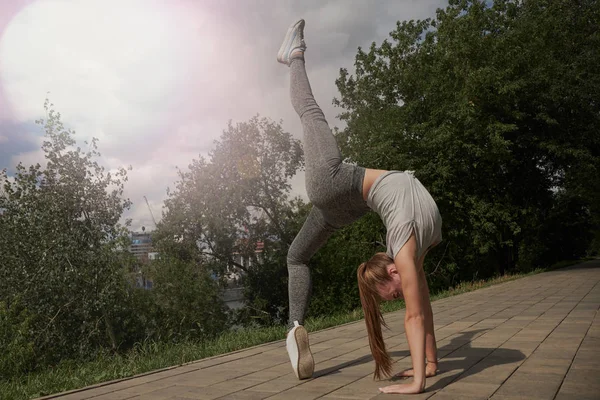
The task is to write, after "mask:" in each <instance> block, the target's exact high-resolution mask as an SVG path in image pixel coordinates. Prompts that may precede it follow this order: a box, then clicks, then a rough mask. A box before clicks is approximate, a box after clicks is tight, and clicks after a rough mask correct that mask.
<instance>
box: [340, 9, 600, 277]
mask: <svg viewBox="0 0 600 400" xmlns="http://www.w3.org/2000/svg"><path fill="white" fill-rule="evenodd" d="M599 22H600V7H598V3H597V2H596V1H592V0H587V1H586V0H583V1H578V2H575V3H574V2H572V1H568V0H559V1H545V0H532V1H526V2H520V1H508V0H498V1H495V2H494V3H493V4H492V5H489V4H487V3H486V2H483V1H466V0H463V1H456V0H454V1H450V5H449V6H448V7H447V8H446V9H445V10H441V9H440V10H438V12H437V16H436V18H435V19H427V20H424V21H406V22H399V23H398V24H397V27H396V29H395V30H394V31H392V32H391V33H390V39H388V40H385V41H384V42H383V43H382V44H381V45H379V46H377V45H376V44H375V43H373V44H372V45H371V47H370V48H369V50H368V51H364V50H362V49H359V51H358V54H357V55H356V63H355V65H356V72H355V74H354V75H350V74H349V73H348V71H347V70H345V69H342V70H341V71H340V77H339V78H338V79H337V81H336V83H337V86H338V89H339V91H340V97H339V98H338V99H336V100H334V103H335V104H336V105H337V106H339V107H341V108H343V109H344V111H343V112H342V114H341V118H342V120H344V121H345V122H346V123H347V127H346V128H345V129H344V130H342V131H339V132H338V138H339V141H340V145H341V148H342V151H343V153H344V154H345V155H346V156H348V157H349V158H350V159H352V160H354V161H356V162H358V163H359V164H361V165H364V166H367V167H374V168H386V169H399V170H406V169H408V170H416V173H417V176H418V177H419V179H420V180H421V181H422V182H423V183H424V184H425V186H426V187H427V188H428V189H429V190H430V191H431V193H432V195H433V196H434V198H435V199H436V201H437V203H438V205H439V207H440V209H441V213H442V216H443V218H444V237H445V240H447V241H448V243H449V245H448V248H447V250H448V251H447V255H446V260H445V264H446V265H447V266H448V268H447V269H446V270H443V269H442V270H441V272H442V274H441V275H443V277H442V278H443V279H445V280H451V279H454V274H456V273H459V274H461V275H460V277H462V278H467V279H469V278H472V277H473V276H475V275H476V274H480V275H490V274H492V273H497V272H504V271H505V270H506V269H513V268H521V269H524V268H525V269H526V268H530V267H531V266H535V265H538V264H540V263H547V262H552V261H555V260H557V259H560V258H569V257H574V256H577V255H580V254H581V248H582V247H583V248H587V247H588V244H589V241H590V238H591V235H590V233H591V230H592V229H596V231H597V229H598V226H599V222H600V220H599V212H598V204H600V203H599V202H598V200H599V199H598V196H599V193H600V182H599V181H598V179H594V178H593V177H594V176H597V175H598V172H600V162H599V159H600V158H599V157H598V156H599V151H600V137H599V136H598V135H597V132H598V130H599V128H600V121H599V119H600V112H599V110H598V102H597V97H598V94H600V80H599V79H598V74H597V73H596V72H595V70H596V68H597V67H596V66H597V65H598V63H599V62H600V57H599V53H598V51H597V49H598V48H599V46H600V36H599V35H598V30H597V26H598V23H599ZM565 202H566V203H568V205H569V206H568V207H567V208H566V209H562V210H560V211H559V210H556V207H557V206H558V204H563V205H564V204H566V203H565ZM575 221H578V225H577V226H573V224H574V223H575ZM566 225H569V226H571V228H569V229H570V232H572V233H573V236H571V235H566V234H564V233H565V232H564V231H563V232H561V231H562V230H563V229H564V227H565V226H566ZM549 229H551V230H553V233H552V234H550V233H549V232H548V230H549ZM549 235H550V236H552V237H553V239H552V240H554V242H552V241H550V240H549V239H550V238H549ZM557 241H558V242H560V243H561V244H562V245H561V246H560V247H556V246H555V243H556V242H557ZM577 242H579V244H578V245H577V246H575V245H574V243H577ZM551 246H552V247H551ZM559 249H561V250H559ZM457 265H460V268H458V270H457V268H456V267H457ZM458 271H460V272H458Z"/></svg>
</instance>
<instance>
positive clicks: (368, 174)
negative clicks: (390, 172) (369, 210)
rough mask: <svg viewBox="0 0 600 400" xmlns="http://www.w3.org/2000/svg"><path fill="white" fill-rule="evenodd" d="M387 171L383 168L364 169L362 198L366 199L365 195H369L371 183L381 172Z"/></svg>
mask: <svg viewBox="0 0 600 400" xmlns="http://www.w3.org/2000/svg"><path fill="white" fill-rule="evenodd" d="M386 172H387V171H386V170H384V169H369V168H367V169H366V170H365V177H364V178H363V199H364V200H365V201H367V197H369V190H371V186H373V183H375V181H376V180H377V178H379V177H380V176H381V175H382V174H385V173H386Z"/></svg>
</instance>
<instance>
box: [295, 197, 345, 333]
mask: <svg viewBox="0 0 600 400" xmlns="http://www.w3.org/2000/svg"><path fill="white" fill-rule="evenodd" d="M333 232H335V228H334V227H332V226H331V225H329V224H327V223H326V222H325V220H324V218H323V214H322V213H321V211H320V210H319V209H318V208H315V207H313V208H312V209H311V210H310V213H309V214H308V218H306V221H305V222H304V225H302V229H300V232H299V233H298V235H297V236H296V238H295V239H294V241H293V242H292V245H291V246H290V249H289V251H288V256H287V264H288V275H289V281H288V294H289V300H290V303H289V307H290V320H289V323H290V328H291V327H293V326H294V321H298V322H299V323H300V324H301V325H302V324H304V317H305V316H306V310H307V309H308V302H309V297H310V293H311V288H312V281H311V276H310V269H309V268H308V261H309V260H310V258H311V257H312V256H313V255H314V254H315V253H316V252H317V250H319V248H320V247H321V246H322V245H323V244H325V242H326V241H327V239H328V238H329V236H331V234H332V233H333Z"/></svg>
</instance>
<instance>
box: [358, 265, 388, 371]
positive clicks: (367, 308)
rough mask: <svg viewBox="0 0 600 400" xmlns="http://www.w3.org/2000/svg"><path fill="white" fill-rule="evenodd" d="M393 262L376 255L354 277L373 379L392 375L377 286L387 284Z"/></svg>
mask: <svg viewBox="0 0 600 400" xmlns="http://www.w3.org/2000/svg"><path fill="white" fill-rule="evenodd" d="M393 263H394V260H393V259H392V258H390V257H389V256H388V255H387V254H385V253H377V254H375V255H374V256H373V257H371V259H370V260H369V261H367V262H364V263H362V264H360V266H359V267H358V270H357V272H356V275H357V277H358V291H359V292H360V302H361V304H362V309H363V313H364V315H365V324H366V325H367V333H368V335H369V346H370V347H371V354H372V355H373V359H374V360H375V373H374V376H373V378H374V379H381V378H382V377H387V376H390V375H391V374H392V359H391V357H390V355H389V354H388V353H387V351H386V349H385V343H384V342H383V334H382V332H381V325H383V326H385V327H386V328H387V327H388V326H387V324H386V323H385V321H384V319H383V315H381V310H380V308H379V303H381V301H382V300H383V299H382V298H381V296H380V294H379V292H378V290H377V287H378V286H379V285H384V284H385V283H386V282H389V281H390V280H391V279H392V277H391V276H390V275H389V273H388V270H387V267H388V265H390V264H393Z"/></svg>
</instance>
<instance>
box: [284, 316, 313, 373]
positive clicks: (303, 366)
mask: <svg viewBox="0 0 600 400" xmlns="http://www.w3.org/2000/svg"><path fill="white" fill-rule="evenodd" d="M286 345H287V352H288V354H289V356H290V362H291V363H292V368H293V369H294V373H295V374H296V377H298V379H308V378H310V377H312V374H313V372H314V371H315V360H314V359H313V355H312V353H311V352H310V345H309V344H308V332H307V331H306V329H305V328H304V327H303V326H302V325H300V324H299V323H298V321H294V327H293V328H292V330H291V331H289V332H288V335H287V340H286Z"/></svg>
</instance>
